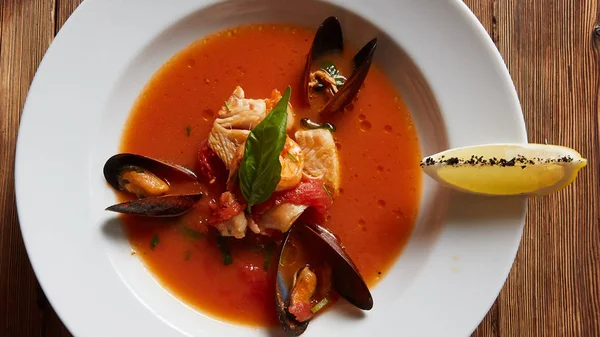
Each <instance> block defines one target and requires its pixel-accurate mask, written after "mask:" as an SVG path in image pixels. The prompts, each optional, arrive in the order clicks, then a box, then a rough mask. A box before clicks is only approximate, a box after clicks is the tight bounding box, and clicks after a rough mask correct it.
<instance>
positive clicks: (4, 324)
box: [0, 0, 69, 337]
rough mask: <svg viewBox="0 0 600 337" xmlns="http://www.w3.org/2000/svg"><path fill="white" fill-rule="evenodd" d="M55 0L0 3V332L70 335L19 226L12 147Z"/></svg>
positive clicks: (9, 334) (51, 31) (18, 335)
mask: <svg viewBox="0 0 600 337" xmlns="http://www.w3.org/2000/svg"><path fill="white" fill-rule="evenodd" d="M54 9H55V2H54V1H53V0H50V1H19V0H2V3H1V5H0V16H1V18H0V115H1V116H0V140H1V141H0V186H2V188H0V336H7V337H13V336H14V337H21V336H24V337H27V336H69V334H68V333H65V332H66V328H64V325H63V324H62V323H61V322H60V321H59V320H58V318H57V317H56V314H55V313H54V311H53V310H52V308H51V307H50V306H49V305H48V302H47V300H46V298H45V296H44V294H43V292H42V291H41V289H40V288H39V285H38V284H37V281H36V279H35V275H34V274H33V270H32V268H31V265H30V263H29V260H28V258H27V254H26V252H25V247H24V245H23V239H22V237H21V232H20V230H19V226H18V221H17V213H16V208H15V197H14V172H13V169H14V151H15V145H16V136H17V131H18V125H19V119H20V114H21V110H22V107H23V104H24V101H25V97H26V95H27V91H28V90H29V85H30V83H31V80H32V79H33V76H34V74H35V71H36V69H37V67H38V65H39V63H40V61H41V59H42V57H43V55H44V53H45V51H46V49H47V48H48V46H49V45H50V42H51V41H52V39H53V37H54V28H55V20H54Z"/></svg>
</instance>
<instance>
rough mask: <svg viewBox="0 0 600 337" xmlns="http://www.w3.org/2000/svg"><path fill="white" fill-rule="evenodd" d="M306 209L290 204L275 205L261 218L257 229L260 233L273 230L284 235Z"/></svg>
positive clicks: (305, 207) (302, 206)
mask: <svg viewBox="0 0 600 337" xmlns="http://www.w3.org/2000/svg"><path fill="white" fill-rule="evenodd" d="M307 208H308V206H304V205H295V204H290V203H285V204H281V205H276V206H274V207H273V208H271V209H270V210H268V211H266V212H265V213H264V214H263V215H262V216H261V218H260V221H259V222H258V227H259V228H260V230H261V232H264V230H265V229H275V230H278V231H281V232H282V233H285V232H287V231H288V229H290V227H291V226H292V224H294V222H295V221H296V220H297V219H298V218H299V217H300V215H302V213H304V211H305V210H306V209H307Z"/></svg>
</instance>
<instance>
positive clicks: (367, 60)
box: [319, 38, 377, 117]
mask: <svg viewBox="0 0 600 337" xmlns="http://www.w3.org/2000/svg"><path fill="white" fill-rule="evenodd" d="M376 48H377V38H374V39H372V40H371V41H369V42H368V43H367V44H366V45H365V46H364V47H362V49H361V50H360V51H359V52H358V53H357V54H356V55H355V56H354V59H353V63H354V71H353V72H352V75H350V77H349V78H348V79H347V80H346V83H344V85H343V86H342V87H341V88H340V89H339V90H338V92H337V93H336V94H335V95H334V96H333V97H332V98H331V99H330V100H329V102H327V104H325V106H324V107H323V109H321V111H320V112H319V114H320V115H321V116H322V117H327V116H331V115H333V114H334V113H336V112H338V111H341V110H343V109H344V108H345V107H346V106H347V105H348V104H350V103H352V100H353V99H354V97H356V95H357V94H358V91H359V90H360V87H361V86H362V84H363V83H364V81H365V79H366V78H367V74H368V73H369V69H370V68H371V63H372V62H373V55H375V49H376Z"/></svg>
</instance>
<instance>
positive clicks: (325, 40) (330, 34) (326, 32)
mask: <svg viewBox="0 0 600 337" xmlns="http://www.w3.org/2000/svg"><path fill="white" fill-rule="evenodd" d="M343 50H344V37H343V35H342V26H341V25H340V22H339V21H338V19H337V18H336V17H334V16H330V17H328V18H326V19H325V20H324V21H323V23H321V25H320V26H319V28H318V29H317V32H316V33H315V37H314V38H313V43H312V46H311V48H310V51H309V52H308V55H307V56H306V64H305V65H304V73H303V74H302V89H303V90H304V92H303V94H302V96H303V97H304V99H305V102H306V103H307V104H309V97H310V88H309V87H308V82H309V81H310V79H309V77H310V76H309V75H310V67H311V66H312V63H313V59H315V58H318V57H319V56H320V55H323V54H326V53H328V52H333V51H338V52H342V51H343Z"/></svg>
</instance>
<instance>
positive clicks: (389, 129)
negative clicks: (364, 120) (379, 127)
mask: <svg viewBox="0 0 600 337" xmlns="http://www.w3.org/2000/svg"><path fill="white" fill-rule="evenodd" d="M383 131H385V132H387V133H392V126H391V125H386V126H384V127H383Z"/></svg>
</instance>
